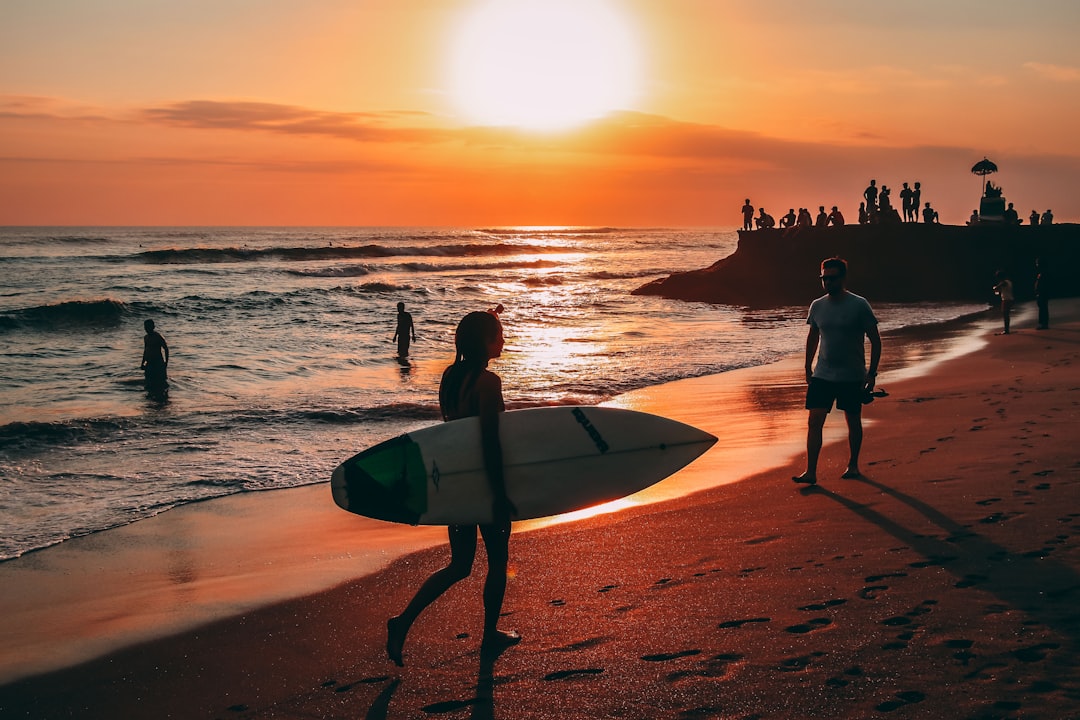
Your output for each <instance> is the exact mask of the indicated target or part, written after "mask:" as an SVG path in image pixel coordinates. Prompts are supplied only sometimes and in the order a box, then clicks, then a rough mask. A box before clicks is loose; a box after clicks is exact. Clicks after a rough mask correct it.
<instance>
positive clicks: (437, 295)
mask: <svg viewBox="0 0 1080 720" xmlns="http://www.w3.org/2000/svg"><path fill="white" fill-rule="evenodd" d="M736 244H737V235H736V233H735V231H734V229H730V228H727V229H724V228H721V229H663V228H653V229H626V228H566V227H551V228H539V227H531V228H475V229H437V228H396V227H395V228H297V227H281V228H272V227H264V228H236V227H228V228H207V227H198V228H116V227H108V228H95V227H85V228H81V227H80V228H76V227H57V228H45V227H40V228H38V227H35V228H0V560H8V559H11V558H15V557H18V556H20V555H22V554H24V553H26V552H28V551H31V550H35V549H38V548H43V547H47V546H50V545H55V544H57V543H61V542H63V541H64V540H67V539H69V538H73V537H77V536H82V535H87V534H91V533H96V532H101V531H104V530H107V529H109V528H113V527H117V526H120V525H125V524H128V523H132V522H136V521H138V520H140V519H143V518H146V517H149V516H153V515H156V514H158V513H161V512H164V511H167V510H169V509H170V508H174V507H177V506H180V505H183V504H185V503H192V502H197V501H200V500H205V499H208V498H212V497H219V496H224V495H229V494H233V493H250V492H256V491H267V490H274V489H279V488H288V487H294V486H298V485H306V484H312V483H325V482H327V481H328V478H329V475H330V472H331V471H332V470H333V468H334V467H336V466H337V465H338V464H339V463H340V462H341V461H342V460H344V459H346V458H347V457H349V456H351V455H352V454H354V453H356V452H358V451H359V450H361V449H363V448H365V447H367V446H369V445H372V444H374V443H377V442H380V441H382V440H385V439H387V438H389V437H392V436H394V435H397V434H399V433H401V432H405V431H408V430H410V429H414V428H417V427H421V426H424V425H428V424H431V423H434V422H437V421H438V420H439V413H438V402H437V390H438V382H439V376H440V374H441V372H442V369H443V368H444V367H445V366H446V364H447V363H449V362H450V361H451V360H452V357H453V331H454V327H455V326H456V324H457V321H458V320H459V319H460V318H461V317H462V316H463V315H464V314H465V313H466V312H469V311H472V310H483V309H487V308H491V307H493V306H495V305H498V304H502V305H503V306H504V308H505V310H504V312H503V313H502V319H503V323H504V326H505V335H506V350H505V351H504V354H503V356H502V358H500V359H499V360H497V361H495V363H494V364H493V365H492V369H493V370H495V371H496V372H498V373H499V374H500V375H501V376H502V378H503V385H504V394H505V396H506V400H507V404H508V407H509V408H510V409H515V408H525V407H537V406H544V405H556V404H595V403H599V402H602V401H605V400H609V399H611V398H613V397H615V396H616V395H618V394H620V393H623V392H626V391H629V390H634V389H638V388H642V387H646V386H651V385H657V384H660V383H664V382H668V381H672V380H678V379H682V378H688V377H695V376H702V375H709V374H713V373H721V372H724V371H727V370H732V369H735V368H742V367H748V366H752V365H760V364H764V363H769V362H772V361H774V360H776V359H778V358H780V357H782V356H786V355H790V354H791V353H798V352H801V349H802V346H803V342H804V338H805V332H806V328H805V324H804V320H805V313H806V307H805V305H800V306H797V307H782V308H774V309H770V310H747V309H744V308H740V307H735V306H727V305H710V304H706V303H688V302H681V301H674V300H667V299H664V298H657V297H639V296H634V295H631V294H630V291H631V290H632V289H633V288H635V287H637V286H639V285H641V284H643V283H645V282H648V281H649V280H652V279H654V278H657V277H661V276H664V275H667V274H669V273H671V272H673V271H679V270H689V269H696V268H701V267H706V266H708V265H711V264H712V263H713V262H715V261H716V260H718V259H720V258H722V257H724V256H726V255H728V254H730V253H731V252H733V251H734V249H735V246H736ZM783 261H784V259H783V258H777V262H783ZM806 272H807V273H816V272H817V268H816V267H810V268H807V269H806ZM857 277H858V276H857V269H855V268H853V278H852V283H851V289H852V290H853V291H855V292H860V293H861V294H865V295H866V296H867V297H868V298H869V299H870V301H871V302H872V303H873V292H872V288H867V289H865V290H863V289H861V288H859V286H858V279H857ZM812 299H813V298H807V303H809V301H810V300H812ZM398 302H404V303H405V304H406V309H407V310H408V311H410V312H411V313H412V315H413V318H414V321H415V324H416V332H417V340H416V342H414V343H413V345H412V349H411V353H410V355H409V357H408V358H407V359H400V358H398V357H396V354H397V350H396V345H395V344H394V343H392V342H391V338H392V336H393V333H394V328H395V321H396V304H397V303H398ZM874 307H875V310H876V312H877V313H878V316H879V319H880V320H881V322H882V328H883V329H884V330H889V329H897V328H902V327H907V326H916V325H925V324H932V323H938V322H942V321H945V320H949V319H952V318H956V317H961V316H965V315H968V314H971V313H973V312H978V311H982V310H985V306H983V305H970V304H947V305H941V304H926V305H910V304H909V305H902V306H898V305H892V306H890V305H879V304H875V305H874ZM147 319H152V320H154V322H155V323H156V325H157V329H158V331H160V332H161V334H162V335H163V336H164V337H165V339H166V340H167V342H168V344H169V348H170V354H171V360H170V364H169V382H170V392H169V395H168V398H167V399H165V400H162V399H160V398H154V397H150V396H148V395H147V393H146V392H145V390H144V387H143V377H142V372H141V371H140V369H139V363H140V359H141V355H142V338H143V334H144V331H143V322H144V321H145V320H147ZM327 502H328V503H329V502H331V499H330V493H329V491H328V492H327Z"/></svg>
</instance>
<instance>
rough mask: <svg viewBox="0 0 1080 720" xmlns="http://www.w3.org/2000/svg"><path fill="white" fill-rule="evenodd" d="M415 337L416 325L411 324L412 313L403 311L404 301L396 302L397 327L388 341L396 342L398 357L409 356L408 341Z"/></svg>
mask: <svg viewBox="0 0 1080 720" xmlns="http://www.w3.org/2000/svg"><path fill="white" fill-rule="evenodd" d="M415 339H416V326H415V325H413V319H412V314H411V313H408V312H405V303H403V302H399V303H398V304H397V329H396V330H394V337H393V338H392V339H391V340H390V342H396V343H397V354H398V357H402V358H404V357H408V356H409V341H410V340H415Z"/></svg>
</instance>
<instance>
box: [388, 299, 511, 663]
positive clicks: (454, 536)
mask: <svg viewBox="0 0 1080 720" xmlns="http://www.w3.org/2000/svg"><path fill="white" fill-rule="evenodd" d="M503 343H504V341H503V330H502V323H501V322H499V317H498V315H496V314H495V313H494V312H490V311H489V312H471V313H469V314H468V315H466V316H465V317H464V318H462V319H461V322H460V323H458V326H457V332H455V333H454V345H455V346H456V348H457V355H456V357H455V359H454V362H453V364H452V365H450V366H449V367H447V368H446V370H445V371H444V372H443V376H442V382H441V383H440V385H439V407H440V409H441V410H442V416H443V420H447V421H449V420H457V419H458V418H465V417H479V418H480V436H481V446H482V448H483V455H484V467H485V469H486V470H487V475H488V481H489V482H490V483H491V490H492V495H493V496H494V501H493V504H492V511H493V512H494V520H493V522H492V523H491V524H489V525H479V526H477V525H451V526H450V527H449V529H448V530H449V537H450V564H449V565H447V566H446V567H444V568H442V569H441V570H438V571H436V572H435V573H434V574H433V575H432V576H431V577H429V578H428V579H427V580H426V581H425V582H424V584H423V585H421V586H420V589H419V590H417V592H416V595H415V596H414V597H413V599H412V600H411V601H410V602H409V604H408V605H407V606H406V607H405V609H404V610H403V611H402V613H401V614H400V615H398V616H396V617H392V618H390V619H389V620H388V621H387V623H386V654H387V656H389V658H390V659H391V660H393V661H394V662H395V663H397V664H398V665H399V666H400V665H404V662H403V660H402V651H403V649H404V647H405V638H406V636H407V635H408V633H409V628H410V627H412V624H413V622H414V621H415V620H416V618H417V617H418V616H419V615H420V613H422V612H423V611H424V609H425V608H427V607H428V606H429V605H431V604H432V603H433V602H435V601H436V600H437V599H438V598H439V597H440V596H441V595H442V594H443V593H445V592H446V591H447V590H449V589H450V587H451V586H453V585H454V584H455V583H456V582H458V581H459V580H463V579H465V578H466V577H468V576H469V575H470V574H471V572H472V566H473V560H474V558H475V557H476V533H477V530H478V529H479V531H480V536H481V537H482V538H483V539H484V548H485V549H486V550H487V564H488V572H487V579H486V580H485V581H484V637H483V640H482V641H481V652H482V653H487V654H489V655H491V654H496V653H498V652H499V651H501V650H503V649H505V648H506V647H509V646H510V645H515V644H517V643H518V642H520V641H521V636H520V635H518V634H517V633H515V632H505V631H502V630H499V628H498V622H499V615H500V613H501V612H502V603H503V596H504V595H505V594H506V570H507V565H508V564H509V561H510V552H509V545H510V518H511V516H512V515H514V514H516V512H517V510H516V509H515V508H514V506H513V504H512V503H511V502H510V499H509V498H508V497H507V496H506V488H505V486H504V485H503V459H502V445H501V444H500V442H499V414H500V413H502V412H503V411H504V410H505V409H506V405H505V403H504V402H503V395H502V380H501V379H500V378H499V376H498V375H496V374H495V373H493V372H491V371H490V370H488V369H487V366H488V362H489V361H490V360H494V359H495V358H497V357H499V356H500V355H501V354H502V350H503Z"/></svg>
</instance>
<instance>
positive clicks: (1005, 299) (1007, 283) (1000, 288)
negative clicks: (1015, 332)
mask: <svg viewBox="0 0 1080 720" xmlns="http://www.w3.org/2000/svg"><path fill="white" fill-rule="evenodd" d="M994 279H995V280H996V281H997V283H996V284H995V285H994V294H995V295H997V296H999V297H1000V298H1001V321H1002V324H1003V325H1004V326H1005V327H1004V329H1003V331H1002V332H999V333H997V334H998V335H1008V334H1009V316H1010V315H1012V307H1013V302H1014V301H1015V297H1014V296H1013V285H1012V280H1010V279H1009V276H1008V275H1006V274H1005V272H1004V271H1003V270H998V271H997V272H996V273H994Z"/></svg>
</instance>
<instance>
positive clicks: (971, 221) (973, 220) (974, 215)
mask: <svg viewBox="0 0 1080 720" xmlns="http://www.w3.org/2000/svg"><path fill="white" fill-rule="evenodd" d="M967 224H968V225H978V224H979V211H978V210H972V211H971V217H969V218H968V221H967Z"/></svg>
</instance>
